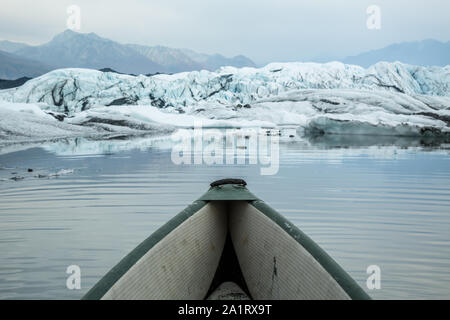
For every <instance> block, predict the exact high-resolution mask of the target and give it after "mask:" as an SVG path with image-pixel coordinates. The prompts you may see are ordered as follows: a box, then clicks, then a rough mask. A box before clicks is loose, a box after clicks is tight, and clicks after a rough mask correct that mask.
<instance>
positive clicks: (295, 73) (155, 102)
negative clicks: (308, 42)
mask: <svg viewBox="0 0 450 320" xmlns="http://www.w3.org/2000/svg"><path fill="white" fill-rule="evenodd" d="M50 113H52V114H53V116H52V115H50ZM58 117H59V120H63V121H59V120H58V119H56V118H58ZM63 118H64V119H63ZM199 121H201V123H202V124H203V126H205V127H280V126H293V127H296V128H298V130H299V131H300V132H302V133H305V134H340V135H343V134H357V135H361V134H365V135H385V136H388V135H393V136H429V135H431V136H436V135H437V136H442V135H443V136H446V137H448V136H449V133H450V127H449V124H450V66H447V67H419V66H411V65H405V64H402V63H399V62H396V63H387V62H380V63H378V64H376V65H373V66H371V67H370V68H368V69H364V68H361V67H359V66H353V65H344V64H342V63H339V62H333V63H327V64H316V63H272V64H269V65H267V66H265V67H263V68H259V69H257V68H248V67H247V68H234V67H223V68H221V69H219V70H217V71H216V72H209V71H205V70H203V71H194V72H184V73H178V74H173V75H164V74H161V75H155V76H151V77H147V76H143V75H140V76H136V77H135V76H129V75H122V74H116V73H110V72H100V71H95V70H89V69H60V70H55V71H52V72H49V73H47V74H45V75H43V76H41V77H38V78H35V79H32V80H30V81H28V82H26V83H25V84H24V85H22V86H21V87H18V88H14V89H7V90H1V91H0V142H1V141H2V140H3V141H7V140H15V141H16V140H17V141H22V140H31V141H32V140H33V139H36V140H39V139H41V140H42V139H57V138H61V137H98V138H101V137H109V136H114V135H140V134H144V133H148V132H153V133H161V132H163V133H167V132H170V131H172V130H175V129H176V128H179V127H192V126H194V124H195V123H198V122H199Z"/></svg>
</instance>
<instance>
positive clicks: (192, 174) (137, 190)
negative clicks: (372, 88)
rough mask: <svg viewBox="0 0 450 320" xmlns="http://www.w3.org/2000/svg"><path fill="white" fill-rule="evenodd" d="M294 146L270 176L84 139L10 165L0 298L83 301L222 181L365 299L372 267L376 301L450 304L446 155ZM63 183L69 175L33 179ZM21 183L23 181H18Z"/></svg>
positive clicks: (1, 216)
mask: <svg viewBox="0 0 450 320" xmlns="http://www.w3.org/2000/svg"><path fill="white" fill-rule="evenodd" d="M292 135H293V134H292V132H290V133H289V134H284V135H283V134H282V136H281V137H280V142H279V143H280V170H279V172H278V173H277V174H276V175H273V176H261V175H260V171H259V166H258V165H251V164H248V163H246V164H240V165H236V164H234V165H226V164H224V165H211V166H207V165H204V164H202V165H175V164H174V163H173V162H172V161H171V146H172V142H171V140H170V136H165V137H140V138H136V139H131V140H108V141H94V140H85V139H74V140H67V141H57V142H52V143H47V144H45V145H39V146H35V147H34V148H30V149H26V150H20V151H16V152H9V153H3V154H2V155H0V167H1V168H2V169H1V170H0V178H2V179H4V180H3V181H0V199H1V201H0V221H1V224H0V298H3V299H6V298H49V299H56V298H68V299H77V298H80V297H81V296H82V295H83V294H84V293H85V292H86V291H87V290H88V289H89V288H90V287H91V286H92V285H93V284H94V283H95V282H96V281H97V280H98V279H99V278H100V277H101V276H102V275H103V274H104V273H105V272H106V271H108V270H109V269H110V267H111V266H113V265H114V264H115V263H117V262H118V261H119V260H120V259H121V258H122V257H123V256H124V255H125V254H127V253H128V252H129V251H130V250H131V249H133V248H134V247H135V246H136V245H137V244H138V243H139V242H140V241H142V240H143V239H144V238H146V237H147V236H148V235H149V234H150V233H151V232H153V231H154V230H156V229H157V228H158V227H159V226H161V225H162V224H163V223H164V222H166V221H167V220H169V219H170V218H171V217H173V216H174V215H175V214H176V213H177V212H179V211H180V210H182V209H183V208H184V207H185V206H186V205H188V204H189V203H190V202H192V201H193V200H195V199H196V198H198V197H199V196H200V195H201V194H202V193H203V192H204V191H205V190H206V189H207V186H208V184H209V182H211V181H213V180H215V179H220V178H224V177H242V178H244V179H246V180H247V182H248V184H249V188H250V189H251V190H252V192H254V193H255V194H256V195H258V196H259V197H261V198H262V199H264V200H265V201H266V202H268V203H269V204H270V205H271V206H272V207H274V208H276V209H277V210H279V211H280V213H282V214H283V215H285V216H286V217H287V218H288V219H290V220H291V221H292V222H294V223H295V224H296V225H297V226H298V227H299V228H301V229H302V230H303V231H304V232H306V233H307V234H308V235H310V236H311V237H312V238H313V239H314V240H315V241H317V242H318V243H319V244H320V245H321V246H322V247H323V248H324V249H325V250H326V251H327V252H328V253H329V254H330V255H331V256H332V257H333V258H335V259H336V260H337V261H338V262H339V263H340V264H341V265H342V266H343V267H344V269H346V270H347V271H348V272H349V273H350V274H351V275H352V276H353V277H354V278H355V279H356V280H357V281H358V282H359V283H360V285H361V286H363V287H364V286H365V280H366V278H367V275H366V273H365V271H366V268H367V266H369V265H372V264H376V265H379V266H380V267H381V271H382V283H381V287H382V289H381V290H379V291H371V292H369V294H370V295H371V296H373V297H374V298H387V299H391V298H411V299H414V298H450V231H449V230H450V215H449V212H450V170H449V169H450V162H449V161H450V155H449V151H448V146H447V145H445V144H441V145H439V147H429V146H426V145H424V144H423V143H422V142H421V141H417V140H410V139H406V140H405V139H400V140H398V139H396V140H392V139H391V137H383V138H380V137H376V138H373V139H372V140H371V139H366V138H365V137H364V138H362V137H361V138H360V139H356V140H352V139H349V138H348V137H331V139H326V138H324V137H322V138H320V139H317V138H314V139H312V138H309V139H306V138H302V137H298V136H295V135H293V137H291V136H292ZM350 140H352V141H350ZM337 146H339V147H337ZM30 168H32V169H33V172H31V173H29V172H28V171H27V170H28V169H30ZM60 170H72V172H71V173H69V174H65V175H60V176H56V177H52V178H38V177H36V174H38V173H51V172H59V171H60ZM13 172H16V174H20V175H24V176H25V179H24V180H21V181H14V180H10V179H9V178H10V177H11V176H13V174H12V173H13ZM71 264H76V265H79V266H80V267H81V270H82V289H81V290H79V291H78V290H74V291H70V290H68V289H67V288H66V287H65V281H66V277H67V275H66V273H65V271H66V268H67V266H68V265H71Z"/></svg>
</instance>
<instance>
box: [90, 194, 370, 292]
mask: <svg viewBox="0 0 450 320" xmlns="http://www.w3.org/2000/svg"><path fill="white" fill-rule="evenodd" d="M228 273H229V274H228ZM230 280H232V281H233V282H236V283H238V285H239V286H240V287H241V288H242V289H243V290H244V291H245V292H246V294H247V295H248V297H250V298H253V299H263V300H270V299H295V300H298V299H319V300H322V299H344V300H345V299H369V296H368V295H367V294H366V293H365V292H364V290H362V289H361V287H360V286H359V285H358V284H357V283H356V282H355V281H354V280H353V279H352V278H351V277H350V276H349V275H348V274H347V273H346V272H345V271H344V270H343V269H342V268H341V267H340V266H339V265H338V264H337V263H336V262H335V261H334V260H333V259H332V258H331V257H330V256H328V254H326V253H325V252H324V251H323V250H322V249H321V248H320V247H319V246H318V245H317V244H315V243H314V242H313V241H312V240H311V239H310V238H309V237H307V236H306V235H305V234H304V233H303V232H301V231H300V230H299V229H298V228H297V227H295V226H294V225H293V224H292V223H290V222H289V221H288V220H287V219H285V218H284V217H283V216H281V215H280V214H278V213H277V212H276V211H275V210H273V209H271V208H270V207H269V206H268V205H267V204H265V203H264V202H263V201H261V200H259V199H258V198H257V197H255V196H254V195H253V194H251V193H250V192H249V191H248V190H247V189H246V188H245V187H244V186H239V185H221V186H215V187H212V188H211V189H210V190H209V191H208V192H207V193H206V194H205V195H204V196H202V197H201V198H200V199H199V200H198V201H196V202H194V203H193V204H192V205H190V206H189V207H187V208H186V209H185V210H183V211H182V212H181V213H179V214H178V215H177V216H176V217H174V218H173V219H172V220H170V221H169V222H168V223H167V224H166V225H164V226H163V227H161V228H160V229H159V230H157V231H156V232H155V233H153V234H152V235H151V236H150V237H149V238H147V239H146V240H145V241H144V242H142V243H141V244H140V245H139V246H138V247H137V248H136V249H134V250H133V251H132V252H131V253H130V254H128V255H127V256H126V257H125V258H124V259H123V260H122V261H121V262H119V264H118V265H116V266H115V267H114V268H113V269H112V270H111V271H110V272H109V273H108V274H107V275H105V277H103V278H102V279H101V280H100V281H99V282H98V283H97V284H96V285H95V286H94V287H93V288H92V289H91V290H90V291H89V292H88V293H87V294H86V295H85V297H84V299H127V300H128V299H205V298H208V296H210V294H211V292H212V291H213V290H214V287H216V286H218V285H220V282H221V281H230Z"/></svg>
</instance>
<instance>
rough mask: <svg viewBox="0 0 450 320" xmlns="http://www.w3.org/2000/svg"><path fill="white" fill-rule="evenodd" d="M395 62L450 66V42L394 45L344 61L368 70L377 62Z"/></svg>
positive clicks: (430, 41) (424, 41)
mask: <svg viewBox="0 0 450 320" xmlns="http://www.w3.org/2000/svg"><path fill="white" fill-rule="evenodd" d="M380 61H386V62H395V61H400V62H402V63H406V64H411V65H417V66H441V67H443V66H446V65H450V41H448V42H440V41H437V40H433V39H427V40H423V41H415V42H402V43H396V44H392V45H390V46H387V47H385V48H382V49H378V50H371V51H367V52H364V53H361V54H359V55H356V56H350V57H347V58H344V59H343V60H342V62H343V63H345V64H356V65H359V66H361V67H364V68H367V67H370V66H371V65H374V64H375V63H377V62H380Z"/></svg>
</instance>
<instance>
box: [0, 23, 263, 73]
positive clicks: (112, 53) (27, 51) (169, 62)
mask: <svg viewBox="0 0 450 320" xmlns="http://www.w3.org/2000/svg"><path fill="white" fill-rule="evenodd" d="M0 50H3V51H5V52H6V53H8V54H13V55H15V56H16V57H21V58H23V59H28V60H34V61H36V64H43V65H48V66H50V67H49V70H53V69H58V68H76V67H78V68H90V69H103V68H111V69H114V70H116V71H118V72H121V73H129V74H155V73H177V72H183V71H193V70H202V69H206V70H210V71H213V70H216V69H218V68H219V67H222V66H235V67H242V66H256V65H255V63H254V62H253V61H252V60H250V59H249V58H247V57H244V56H236V57H233V58H226V57H224V56H222V55H219V54H217V55H207V54H201V53H197V52H194V51H191V50H185V49H174V48H169V47H163V46H144V45H136V44H121V43H118V42H115V41H113V40H110V39H106V38H102V37H100V36H98V35H97V34H95V33H78V32H74V31H71V30H66V31H64V32H62V33H60V34H58V35H56V36H55V37H54V38H53V39H52V40H51V41H49V42H47V43H44V44H42V45H38V46H31V45H27V44H24V43H19V42H12V41H8V40H4V41H0ZM3 61H6V58H5V57H3V56H0V65H2V67H0V76H2V75H3V77H4V78H6V79H15V78H18V77H22V76H29V75H30V73H29V72H28V73H27V74H25V73H24V72H25V70H22V69H21V68H19V67H14V66H12V65H11V63H10V62H9V64H10V68H9V69H13V70H14V69H15V70H16V71H17V72H11V71H9V72H8V73H5V72H2V71H3V70H4V69H5V68H6V67H5V65H6V63H2V62H3ZM19 65H20V63H19ZM30 68H31V66H30ZM49 70H47V71H49ZM47 71H46V72H47ZM43 73H45V72H42V73H40V74H43ZM40 74H39V72H33V76H36V75H40Z"/></svg>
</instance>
